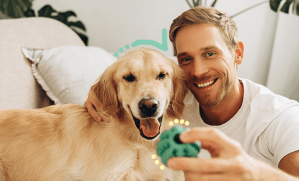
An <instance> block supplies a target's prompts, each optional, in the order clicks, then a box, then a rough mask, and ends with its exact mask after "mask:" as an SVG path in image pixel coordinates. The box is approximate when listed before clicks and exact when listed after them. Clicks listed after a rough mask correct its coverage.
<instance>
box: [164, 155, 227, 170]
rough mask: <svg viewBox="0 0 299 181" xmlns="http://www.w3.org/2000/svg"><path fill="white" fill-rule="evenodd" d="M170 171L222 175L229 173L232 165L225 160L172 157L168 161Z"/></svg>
mask: <svg viewBox="0 0 299 181" xmlns="http://www.w3.org/2000/svg"><path fill="white" fill-rule="evenodd" d="M167 165H168V167H169V168H171V169H175V170H184V171H187V172H197V173H200V174H207V173H222V172H226V171H229V170H230V169H231V168H232V166H233V165H231V163H230V162H228V161H227V160H225V159H200V158H190V157H174V158H171V159H169V160H168V162H167Z"/></svg>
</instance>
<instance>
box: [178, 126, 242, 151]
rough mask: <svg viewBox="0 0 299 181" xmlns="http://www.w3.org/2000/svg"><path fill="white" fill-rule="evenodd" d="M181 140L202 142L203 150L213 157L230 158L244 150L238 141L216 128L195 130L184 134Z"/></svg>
mask: <svg viewBox="0 0 299 181" xmlns="http://www.w3.org/2000/svg"><path fill="white" fill-rule="evenodd" d="M180 140H181V141H182V142H184V143H191V142H194V141H200V142H201V146H202V148H203V149H206V150H208V151H209V152H210V154H211V156H212V157H230V156H234V155H236V154H239V153H240V152H241V150H242V148H241V145H240V144H239V143H238V142H237V141H235V140H232V139H231V138H229V137H228V136H227V135H226V134H224V133H223V132H221V131H219V130H218V129H215V128H199V127H198V128H193V129H191V130H190V131H186V132H183V133H182V134H181V135H180Z"/></svg>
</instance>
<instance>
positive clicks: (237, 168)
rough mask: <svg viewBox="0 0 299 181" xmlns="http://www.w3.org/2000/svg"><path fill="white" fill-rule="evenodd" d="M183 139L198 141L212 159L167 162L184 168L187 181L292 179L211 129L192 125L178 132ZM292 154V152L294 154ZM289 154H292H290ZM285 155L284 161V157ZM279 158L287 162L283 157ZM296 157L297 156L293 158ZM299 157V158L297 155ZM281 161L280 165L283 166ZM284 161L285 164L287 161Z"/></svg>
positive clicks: (178, 167)
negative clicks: (189, 128) (189, 129)
mask: <svg viewBox="0 0 299 181" xmlns="http://www.w3.org/2000/svg"><path fill="white" fill-rule="evenodd" d="M180 139H181V141H182V142H185V143H190V142H194V141H196V140H198V141H200V142H201V144H202V147H203V148H204V149H207V150H208V151H209V152H210V153H211V156H212V159H200V158H184V157H175V158H171V159H169V161H168V163H167V164H168V166H169V167H170V168H172V169H177V170H183V171H184V173H185V178H186V180H187V181H195V180H217V181H218V180H219V181H221V180H269V181H272V180H283V181H288V180H294V181H299V178H296V177H295V176H291V175H289V174H287V173H285V172H283V171H282V170H280V169H276V168H273V167H271V166H270V165H268V164H266V163H264V162H261V161H259V160H256V159H254V158H252V157H250V156H249V155H248V154H247V153H246V152H245V151H244V150H243V149H242V147H241V145H240V144H239V143H238V142H236V141H235V140H232V139H231V138H229V137H228V136H227V135H225V134H224V133H222V132H221V131H219V130H217V129H214V128H193V129H191V131H188V132H184V133H182V134H181V135H180ZM294 155H295V154H294ZM291 156H292V155H291ZM285 158H286V160H285ZM285 158H284V159H283V160H282V161H283V162H284V161H288V160H287V158H288V157H285ZM296 158H297V157H296ZM297 159H298V158H297ZM283 162H281V164H282V165H281V166H285V165H284V163H283ZM286 164H287V163H286Z"/></svg>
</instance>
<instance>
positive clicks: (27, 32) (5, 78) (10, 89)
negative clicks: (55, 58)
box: [0, 17, 84, 109]
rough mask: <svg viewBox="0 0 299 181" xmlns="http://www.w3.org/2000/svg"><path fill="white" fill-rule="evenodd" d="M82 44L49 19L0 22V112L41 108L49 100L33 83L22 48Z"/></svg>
mask: <svg viewBox="0 0 299 181" xmlns="http://www.w3.org/2000/svg"><path fill="white" fill-rule="evenodd" d="M62 45H79V46H84V43H83V42H82V41H81V39H80V38H79V37H78V35H77V34H75V32H74V31H73V30H71V29H70V28H69V27H67V26H65V25H64V24H62V23H61V22H59V21H56V20H53V19H49V18H37V17H34V18H24V19H9V20H0V109H12V108H40V107H44V106H47V105H50V99H49V98H48V96H47V95H46V94H45V92H44V91H43V90H42V88H41V87H40V85H39V84H38V83H37V81H36V80H35V78H34V76H33V74H32V71H31V65H30V61H29V60H27V59H26V58H25V56H24V55H23V54H22V51H21V48H22V47H30V48H53V47H57V46H62Z"/></svg>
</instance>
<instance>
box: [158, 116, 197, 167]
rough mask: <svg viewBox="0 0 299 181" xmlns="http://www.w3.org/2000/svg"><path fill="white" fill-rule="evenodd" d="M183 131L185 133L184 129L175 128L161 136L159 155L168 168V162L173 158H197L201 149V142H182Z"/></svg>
mask: <svg viewBox="0 0 299 181" xmlns="http://www.w3.org/2000/svg"><path fill="white" fill-rule="evenodd" d="M181 121H183V120H181ZM175 122H178V120H175ZM183 131H185V129H184V128H183V127H181V126H175V127H172V128H171V129H169V130H166V131H164V132H163V133H162V134H161V136H160V140H159V142H158V144H157V153H158V155H159V156H160V157H161V161H162V162H163V163H164V165H166V166H167V160H168V159H170V158H171V157H197V154H198V153H199V151H200V149H201V144H200V142H199V141H195V142H194V143H183V142H181V140H180V138H179V136H180V133H181V132H183ZM160 168H161V167H160ZM162 168H164V167H162ZM162 168H161V169H162Z"/></svg>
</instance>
